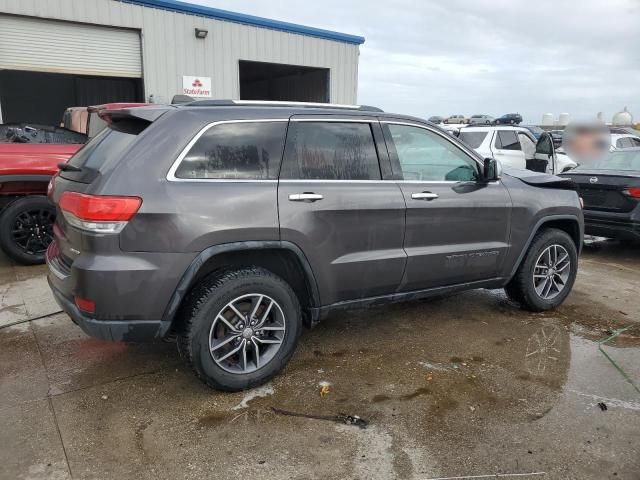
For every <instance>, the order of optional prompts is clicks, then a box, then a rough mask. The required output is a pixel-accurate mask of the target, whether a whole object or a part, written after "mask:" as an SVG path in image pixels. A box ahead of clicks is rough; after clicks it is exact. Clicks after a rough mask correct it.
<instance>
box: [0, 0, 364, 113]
mask: <svg viewBox="0 0 640 480" xmlns="http://www.w3.org/2000/svg"><path fill="white" fill-rule="evenodd" d="M0 13H9V14H13V15H24V16H32V17H41V18H55V19H58V20H67V21H72V22H79V23H83V24H93V25H103V26H112V27H125V28H133V29H137V30H138V31H139V32H140V34H141V41H142V52H143V55H142V56H143V60H142V71H143V77H144V86H145V93H146V95H147V96H149V95H151V94H154V95H156V96H161V97H163V98H164V99H166V100H170V99H171V97H172V96H173V95H175V94H176V93H180V91H181V88H182V75H199V76H206V77H211V78H212V90H213V96H214V97H216V98H238V97H239V95H240V86H239V80H238V61H239V60H253V61H261V62H273V63H285V64H293V65H304V66H309V67H320V68H329V69H330V79H331V80H330V81H331V84H330V99H331V101H332V102H334V103H356V101H357V97H356V93H357V80H358V79H357V75H358V51H359V49H358V45H356V44H351V43H346V42H342V41H336V40H328V39H323V38H316V37H312V36H307V35H302V34H297V33H289V32H284V31H280V30H274V29H269V28H263V27H257V26H251V25H244V24H239V23H232V22H229V21H225V20H219V19H213V18H208V17H202V16H196V15H191V14H185V13H177V12H171V11H167V10H162V9H157V8H150V7H143V6H140V5H135V4H130V3H126V2H121V1H119V0H37V1H35V0H0ZM196 27H198V28H205V29H207V30H208V31H209V34H208V36H207V38H206V39H204V40H201V39H197V38H195V35H194V30H195V28H196ZM1 49H2V46H0V50H1ZM0 68H8V67H7V66H5V65H3V64H2V60H1V59H0Z"/></svg>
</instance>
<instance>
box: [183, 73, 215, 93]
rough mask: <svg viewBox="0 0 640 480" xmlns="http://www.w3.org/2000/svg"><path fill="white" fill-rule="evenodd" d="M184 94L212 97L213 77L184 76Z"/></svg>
mask: <svg viewBox="0 0 640 480" xmlns="http://www.w3.org/2000/svg"><path fill="white" fill-rule="evenodd" d="M182 94H183V95H189V96H190V97H194V98H197V97H210V96H211V77H189V76H187V75H184V76H183V77H182Z"/></svg>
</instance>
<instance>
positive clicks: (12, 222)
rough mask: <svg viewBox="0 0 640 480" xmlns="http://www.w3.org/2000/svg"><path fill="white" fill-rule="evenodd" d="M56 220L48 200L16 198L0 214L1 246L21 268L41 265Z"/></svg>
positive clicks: (45, 198)
mask: <svg viewBox="0 0 640 480" xmlns="http://www.w3.org/2000/svg"><path fill="white" fill-rule="evenodd" d="M55 218H56V209H55V206H54V205H53V204H52V203H51V202H50V201H49V199H48V198H47V197H44V196H40V195H33V196H29V197H23V198H19V199H18V200H16V201H15V202H13V203H11V204H10V205H9V206H8V207H7V208H5V209H4V211H3V212H2V215H0V247H1V248H2V250H3V251H4V253H6V254H7V256H9V257H10V258H11V259H13V260H15V261H16V262H18V263H22V264H23V265H37V264H39V263H44V257H45V253H46V250H47V247H48V246H49V243H51V240H53V223H54V222H55ZM32 229H33V230H32Z"/></svg>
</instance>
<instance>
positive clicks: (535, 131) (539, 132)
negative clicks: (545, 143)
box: [520, 125, 544, 139]
mask: <svg viewBox="0 0 640 480" xmlns="http://www.w3.org/2000/svg"><path fill="white" fill-rule="evenodd" d="M520 127H524V128H526V129H527V130H529V131H530V132H531V133H532V134H533V136H534V137H536V139H538V138H540V136H541V135H542V134H543V133H544V130H543V129H542V128H540V127H538V126H537V125H520Z"/></svg>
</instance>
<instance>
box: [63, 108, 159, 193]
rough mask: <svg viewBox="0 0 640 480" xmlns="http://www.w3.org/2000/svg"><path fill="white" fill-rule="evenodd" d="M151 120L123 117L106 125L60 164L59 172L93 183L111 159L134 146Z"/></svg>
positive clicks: (77, 179)
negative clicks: (64, 164)
mask: <svg viewBox="0 0 640 480" xmlns="http://www.w3.org/2000/svg"><path fill="white" fill-rule="evenodd" d="M147 125H149V123H148V122H140V121H135V120H121V121H119V122H114V123H113V124H112V125H111V126H110V128H105V129H104V130H102V131H101V132H100V133H98V134H97V135H96V136H95V137H93V138H92V139H91V140H89V142H87V143H86V144H85V146H84V147H82V148H81V149H80V150H78V152H77V153H76V154H75V155H74V156H73V157H71V159H70V160H69V162H68V163H67V164H66V166H63V167H61V169H60V176H61V177H62V178H66V179H67V180H72V181H75V182H81V183H91V182H92V181H93V180H95V178H97V177H98V176H99V175H100V172H101V169H102V168H103V167H104V166H105V165H106V164H107V163H108V162H109V161H111V160H115V159H118V158H119V157H121V156H122V155H123V154H124V153H125V152H126V151H127V150H128V149H129V147H131V145H132V144H133V142H134V141H135V140H136V138H137V136H138V134H139V133H140V132H142V130H144V128H145V127H146V126H147Z"/></svg>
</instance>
